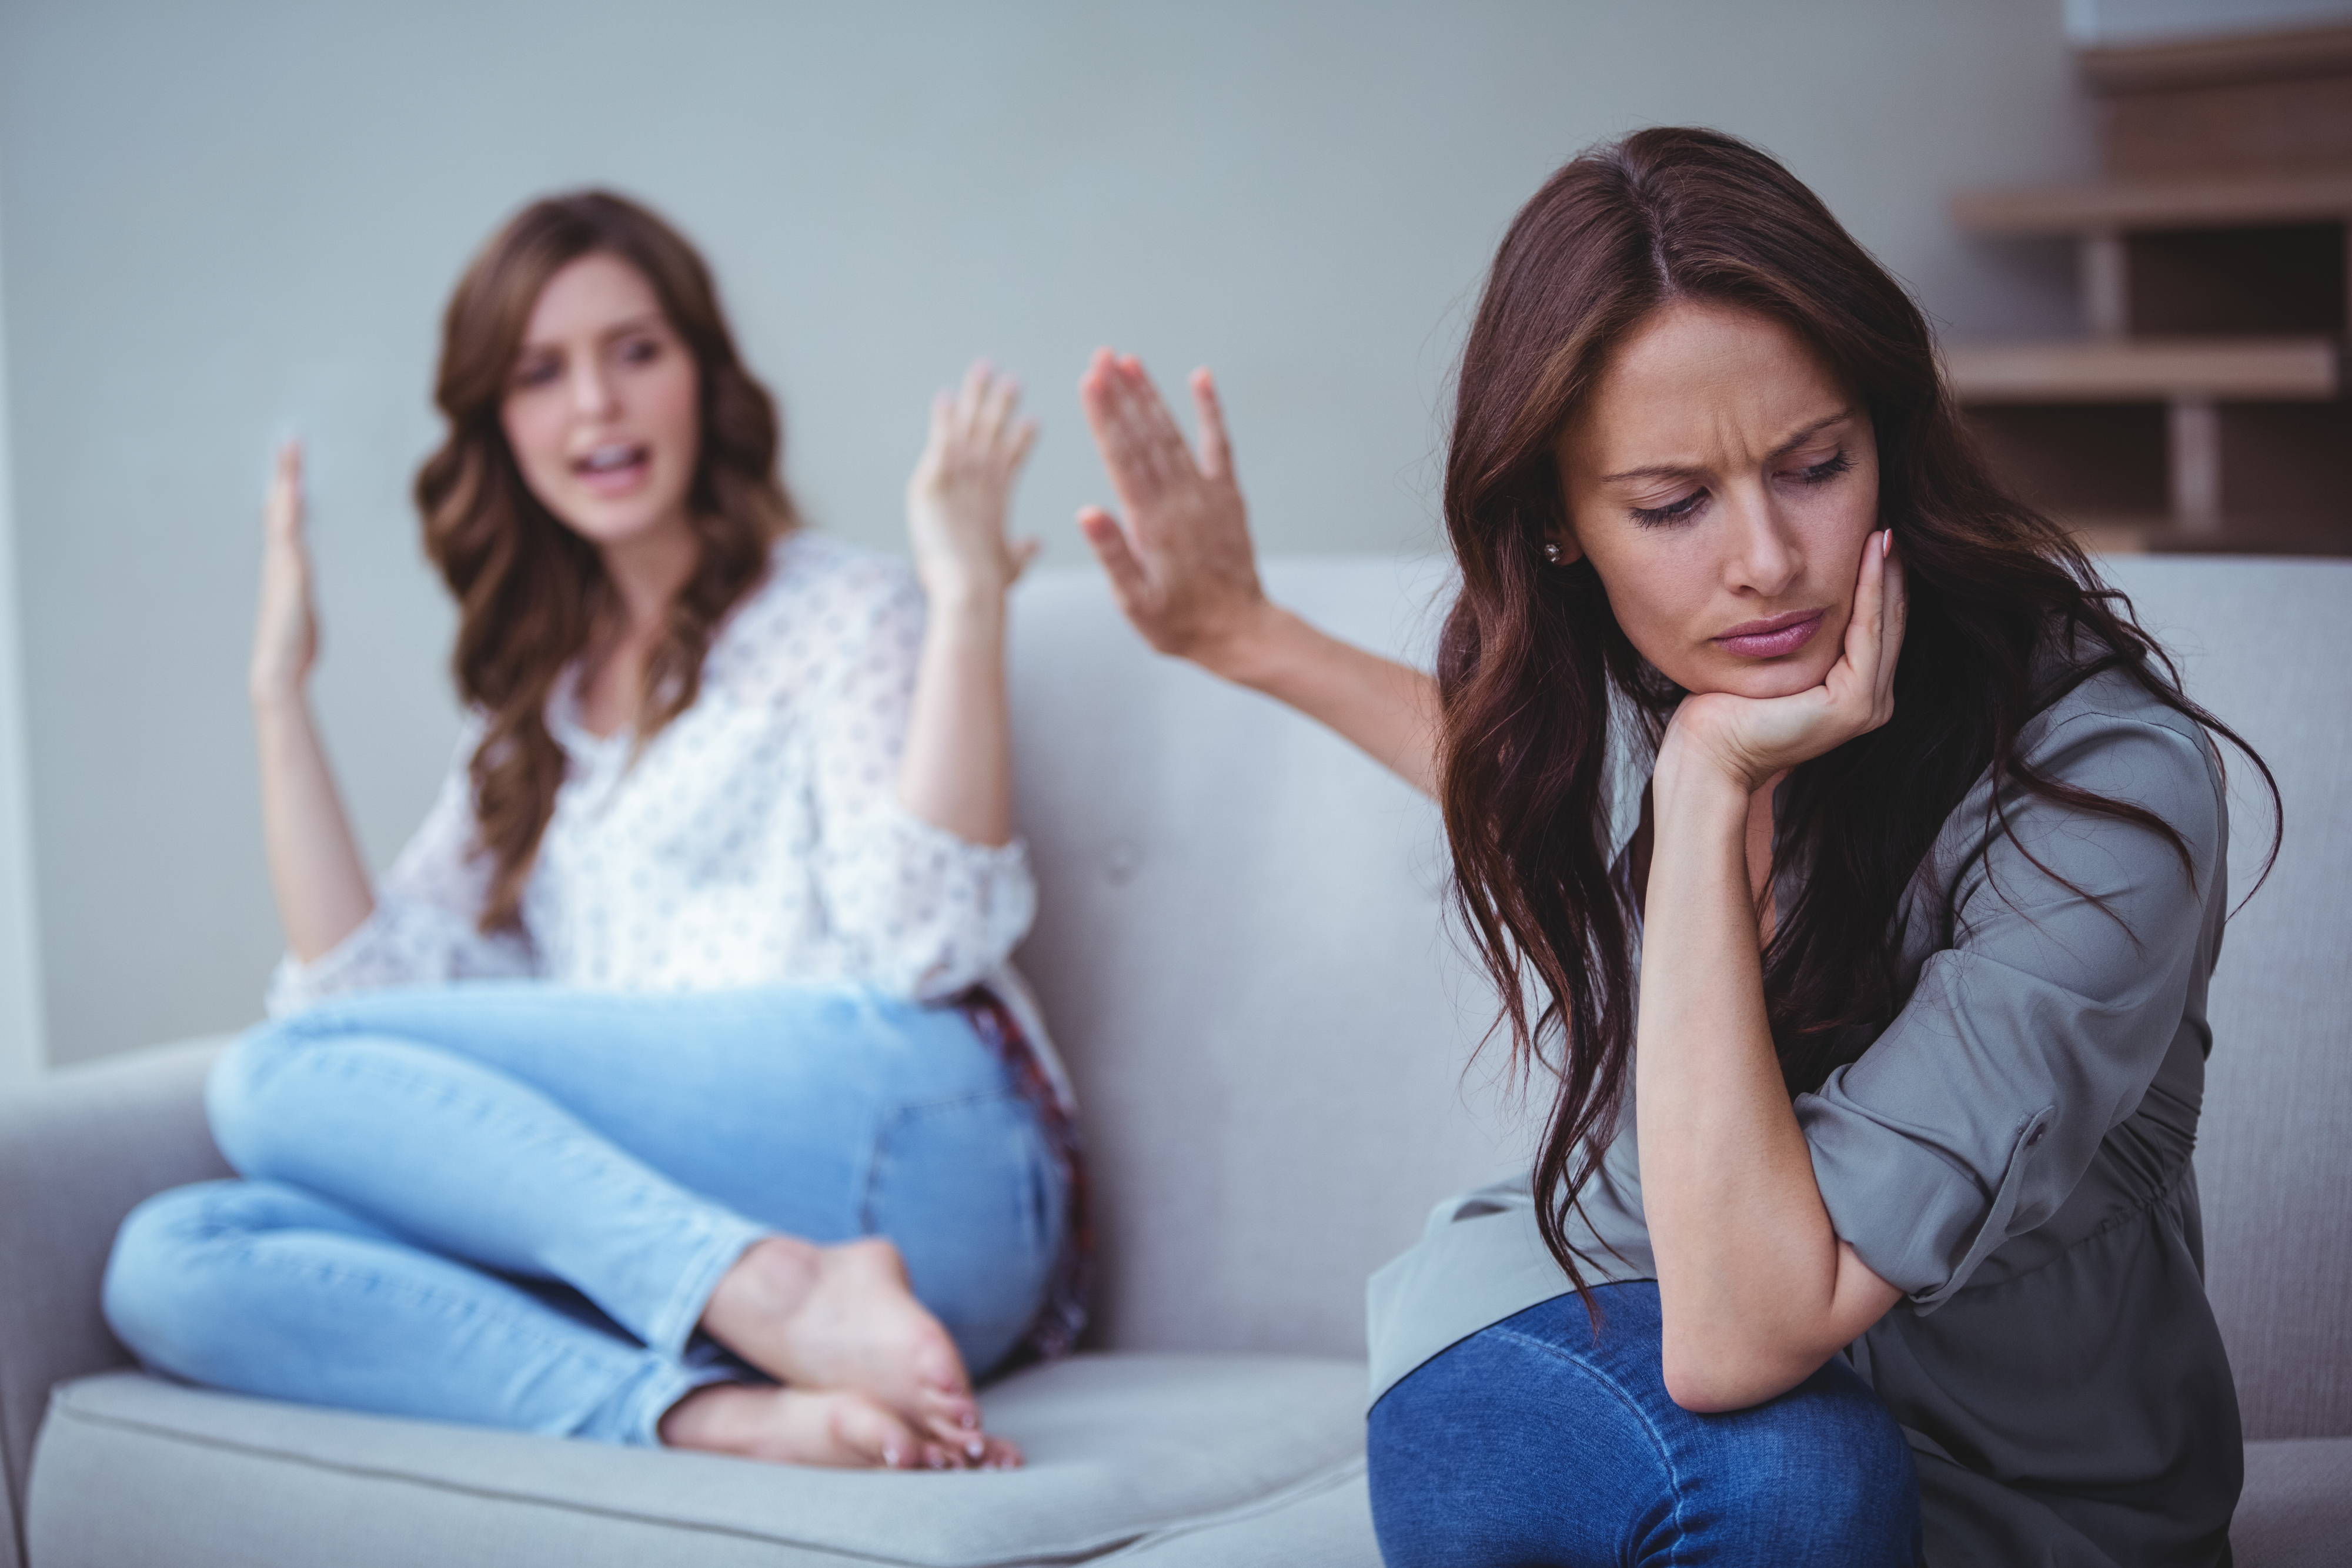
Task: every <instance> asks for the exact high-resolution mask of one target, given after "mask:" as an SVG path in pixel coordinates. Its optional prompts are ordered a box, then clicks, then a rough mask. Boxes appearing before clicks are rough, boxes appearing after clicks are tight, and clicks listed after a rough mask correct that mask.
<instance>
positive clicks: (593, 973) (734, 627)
mask: <svg viewBox="0 0 2352 1568" xmlns="http://www.w3.org/2000/svg"><path fill="white" fill-rule="evenodd" d="M922 634H923V599H922V594H921V591H920V590H919V588H918V587H917V586H916V583H915V580H914V576H913V574H912V573H911V572H910V571H909V570H908V569H907V568H906V567H905V566H903V565H902V564H900V563H898V562H897V561H895V560H892V559H889V558H887V557H884V556H877V555H873V554H870V553H867V552H866V551H863V550H858V549H852V548H851V547H849V546H847V545H844V544H842V543H840V542H838V541H836V540H832V539H826V538H819V537H815V536H812V535H808V534H794V535H792V536H789V537H787V538H784V539H783V540H782V541H781V542H780V543H778V544H777V546H776V547H775V549H774V552H773V555H772V559H771V562H770V569H769V572H768V575H767V577H766V578H765V580H762V581H761V583H760V585H759V586H757V587H756V588H754V589H753V590H752V591H751V592H750V593H749V594H747V595H746V596H745V597H744V599H743V600H742V601H741V602H740V603H739V604H738V605H737V606H736V608H735V609H734V610H733V611H732V612H730V615H729V616H728V618H727V620H726V621H725V622H722V623H721V625H720V627H719V631H718V633H717V635H716V636H715V637H714V638H713V640H712V642H711V645H710V650H709V653H708V655H707V656H706V657H705V660H704V663H703V671H702V687H701V691H700V693H699V694H698V695H697V697H696V699H695V702H694V705H693V706H691V707H690V708H688V710H687V711H686V712H684V713H682V714H680V715H679V716H677V718H676V719H674V720H672V721H671V723H670V724H669V725H668V726H667V727H666V728H665V729H663V730H662V732H661V733H660V734H659V735H657V736H656V737H654V739H653V741H652V742H651V743H650V744H649V745H647V746H646V747H645V748H644V750H643V751H642V752H638V753H636V754H635V756H634V757H633V756H632V751H633V748H634V746H635V737H634V736H633V735H632V734H631V733H630V732H628V731H626V730H623V731H620V732H617V733H615V734H614V735H612V736H610V737H603V738H599V737H596V736H593V735H591V734H589V733H588V732H587V731H586V730H585V729H583V727H581V724H580V722H579V716H578V706H577V701H576V695H575V694H574V692H573V689H572V683H571V682H570V681H569V680H567V681H566V682H564V683H563V684H562V685H560V686H559V687H558V693H557V695H556V697H555V698H554V700H553V701H552V702H551V704H550V706H549V712H548V721H549V727H550V728H551V730H552V731H553V733H554V735H555V738H556V739H557V741H558V742H559V743H560V744H561V745H562V747H563V750H564V752H565V755H566V757H567V758H569V761H570V772H569V776H568V777H567V778H566V779H565V780H564V783H563V785H562V789H560V790H559V791H558V792H557V795H556V799H555V810H554V814H553V815H552V816H551V818H550V819H549V821H548V824H547V830H546V832H545V834H544V836H543V837H542V838H541V841H540V849H539V858H538V862H537V863H536V865H535V866H534V867H533V869H532V872H531V876H530V883H528V885H527V886H526V888H525V890H524V894H523V900H522V930H521V931H520V932H519V933H512V934H500V935H498V936H485V935H483V934H482V933H481V931H480V930H479V929H478V925H477V921H478V916H479V915H480V912H481V907H482V904H483V900H484V897H485V895H486V891H487V889H488V882H489V862H488V859H487V858H486V857H483V856H480V855H478V854H477V853H476V844H477V841H476V834H475V821H474V810H473V798H472V786H471V783H470V781H469V779H468V776H467V764H468V762H469V761H470V759H471V758H472V756H473V751H474V747H475V746H476V745H477V744H478V741H479V737H480V726H479V723H478V721H476V722H473V723H469V724H468V725H467V727H466V733H465V734H464V736H463V737H461V738H460V740H459V742H458V747H457V758H456V760H455V761H454V762H453V764H452V765H451V768H450V771H449V777H448V779H447V780H446V783H445V784H444V785H443V786H442V789H441V795H440V799H439V800H437V801H436V803H435V805H434V807H433V810H432V811H431V813H430V814H429V815H427V816H426V818H425V823H424V825H423V826H422V827H421V828H419V829H418V830H417V832H416V836H415V838H414V839H412V840H411V841H409V844H408V846H407V848H406V849H405V850H404V851H403V852H401V855H400V858H399V859H398V860H397V861H396V862H394V864H393V866H392V868H391V870H390V871H388V872H387V873H385V874H384V875H383V878H382V880H381V881H380V883H379V884H378V886H377V888H376V892H375V895H376V904H375V912H374V914H373V915H370V916H369V917H368V919H367V920H366V922H365V923H363V924H362V925H361V926H360V927H359V929H358V930H356V931H354V932H352V935H351V936H348V937H346V938H345V939H344V940H343V941H342V943H341V944H340V945H339V946H337V947H335V949H334V950H333V951H332V952H330V953H327V954H324V955H322V956H320V958H319V959H318V960H317V961H316V962H314V963H310V964H301V963H298V962H297V961H295V960H294V958H293V957H292V956H290V955H289V956H288V957H287V958H286V960H285V961H284V962H282V963H281V964H280V965H279V966H278V972H277V975H276V976H275V977H274V978H273V980H272V981H271V984H270V988H269V995H268V1009H269V1012H270V1014H271V1015H272V1016H273V1017H275V1016H278V1015H281V1014H284V1013H288V1012H292V1011H295V1010H297V1009H300V1008H303V1007H306V1006H308V1005H309V1004H310V1003H312V1002H314V1001H317V1000H319V999H320V998H324V997H328V996H331V995H334V994H336V993H338V992H343V991H353V990H362V989H368V988H376V987H382V986H394V985H415V984H429V983H434V982H440V981H449V980H461V979H470V978H488V977H534V978H539V979H544V980H549V981H553V982H558V983H561V984H565V985H574V986H583V987H588V988H604V989H611V990H616V991H704V990H716V989H722V988H732V987H743V986H758V985H765V984H771V983H775V982H780V981H852V982H858V983H863V984H866V985H870V986H873V987H875V988H878V989H880V990H883V991H886V992H889V993H891V994H894V995H898V996H902V997H908V998H914V999H917V1000H920V1001H936V1000H940V999H942V998H948V997H950V996H953V995H954V994H956V993H957V992H959V991H961V990H962V989H963V988H965V987H967V986H970V985H971V984H972V983H973V982H975V981H978V980H980V979H982V978H983V977H989V976H991V975H992V973H993V972H995V971H996V970H997V969H998V968H999V967H1000V966H1002V965H1003V963H1004V960H1005V958H1006V956H1007V955H1009V954H1010V953H1011V952H1012V950H1013V944H1015V943H1016V942H1018V941H1019V940H1020V939H1021V937H1022V936H1023V935H1024V933H1026V931H1027V930H1028V928H1029V922H1030V919H1031V917H1032V915H1034V912H1035V909H1036V889H1035V884H1034V882H1033V881H1032V880H1031V877H1030V873H1029V863H1028V856H1027V853H1026V851H1025V850H1024V846H1023V845H1022V844H1021V843H1020V842H1018V841H1015V842H1013V843H1011V844H1008V845H1005V846H1003V847H1002V848H988V847H986V846H983V845H980V844H974V843H971V842H968V841H965V840H962V839H960V838H958V837H956V836H955V835H954V834H952V833H950V832H947V831H944V830H942V829H940V828H936V827H933V826H931V825H930V824H929V823H928V822H925V821H921V820H919V818H917V817H915V816H913V815H911V814H910V813H908V811H907V810H905V809H904V808H902V807H901V806H900V805H899V804H898V755H899V750H900V747H901V745H902V744H903V741H904V739H905V736H906V729H907V718H908V706H909V704H910V702H911V700H912V697H913V694H914V684H915V664H916V657H917V653H918V652H919V648H920V645H921V642H922ZM1015 983H1016V984H1017V982H1015Z"/></svg>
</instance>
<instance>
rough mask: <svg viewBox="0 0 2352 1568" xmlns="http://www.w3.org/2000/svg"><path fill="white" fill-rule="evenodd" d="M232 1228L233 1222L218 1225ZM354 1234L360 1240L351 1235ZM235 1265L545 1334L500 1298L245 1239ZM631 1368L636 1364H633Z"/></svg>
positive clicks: (588, 1359)
mask: <svg viewBox="0 0 2352 1568" xmlns="http://www.w3.org/2000/svg"><path fill="white" fill-rule="evenodd" d="M222 1229H232V1227H222ZM352 1239H361V1238H352ZM236 1260H237V1266H238V1267H239V1268H241V1269H247V1270H252V1271H253V1272H254V1273H256V1274H278V1275H281V1276H285V1277H288V1278H308V1279H310V1280H315V1281H322V1282H324V1283H326V1284H329V1285H332V1286H337V1287H342V1286H357V1287H359V1288H360V1289H362V1290H365V1291H383V1293H384V1294H385V1295H386V1296H387V1297H388V1298H404V1299H406V1300H407V1301H412V1302H414V1303H415V1304H416V1305H417V1306H419V1307H420V1308H423V1309H425V1310H426V1311H429V1312H434V1313H436V1314H437V1315H439V1316H441V1317H443V1318H446V1319H450V1320H453V1321H456V1320H462V1319H464V1318H467V1317H477V1318H482V1319H486V1320H488V1321H489V1322H493V1323H495V1324H497V1325H498V1326H499V1327H501V1328H506V1329H513V1330H520V1331H521V1332H522V1333H524V1334H525V1335H527V1336H529V1337H531V1338H537V1339H545V1338H546V1336H545V1335H544V1334H542V1333H540V1331H539V1329H538V1328H537V1326H536V1325H535V1324H534V1322H532V1319H531V1316H530V1314H528V1313H524V1312H517V1311H516V1310H515V1309H514V1308H512V1307H511V1306H509V1305H508V1304H506V1303H504V1302H499V1301H478V1300H472V1299H468V1298H467V1297H463V1296H459V1295H456V1294H453V1293H452V1292H450V1291H445V1290H441V1289H439V1288H438V1287H436V1286H433V1285H420V1284H416V1283H415V1282H414V1281H408V1280H404V1279H401V1278H398V1277H396V1276H394V1275H393V1274H390V1273H387V1272H384V1271H383V1270H374V1269H354V1268H352V1267H350V1266H348V1265H345V1264H339V1263H321V1262H319V1261H317V1260H309V1259H305V1260H291V1259H287V1258H282V1257H276V1256H273V1255H271V1254H270V1253H269V1252H268V1250H267V1249H264V1248H262V1247H261V1246H260V1245H259V1244H258V1243H257V1242H251V1241H248V1242H247V1243H245V1244H243V1245H241V1246H240V1247H238V1249H237V1250H236ZM554 1350H555V1353H556V1354H559V1355H562V1356H564V1357H566V1358H568V1359H570V1360H572V1361H574V1362H578V1363H580V1364H583V1365H585V1366H590V1367H593V1366H595V1365H596V1364H597V1363H598V1362H599V1361H601V1360H602V1359H603V1356H602V1355H592V1354H589V1353H587V1352H584V1351H583V1350H582V1349H580V1347H579V1346H577V1345H569V1344H561V1343H558V1344H556V1345H555V1346H554ZM612 1354H614V1355H616V1356H618V1357H620V1358H621V1359H623V1360H625V1361H632V1362H634V1361H637V1360H639V1359H640V1358H642V1357H643V1356H644V1355H646V1354H647V1353H646V1351H644V1350H636V1351H631V1350H627V1349H624V1348H622V1347H619V1346H615V1347H614V1350H613V1352H612ZM631 1370H632V1371H634V1370H635V1369H634V1368H632V1369H631Z"/></svg>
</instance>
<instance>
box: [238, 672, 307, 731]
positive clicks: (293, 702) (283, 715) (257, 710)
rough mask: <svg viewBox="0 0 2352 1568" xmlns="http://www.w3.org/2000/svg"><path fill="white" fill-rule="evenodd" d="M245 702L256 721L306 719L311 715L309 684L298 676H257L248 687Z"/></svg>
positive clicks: (250, 680)
mask: <svg viewBox="0 0 2352 1568" xmlns="http://www.w3.org/2000/svg"><path fill="white" fill-rule="evenodd" d="M246 698H247V701H248V702H250V703H251V704H252V705H253V714H254V716H255V717H256V718H258V719H261V720H264V721H269V720H284V719H289V718H303V717H307V716H309V713H310V683H309V682H307V681H305V680H304V679H303V678H302V677H300V676H299V675H296V676H285V675H262V674H256V675H254V676H253V677H251V678H250V679H249V680H248V681H247V683H246Z"/></svg>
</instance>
